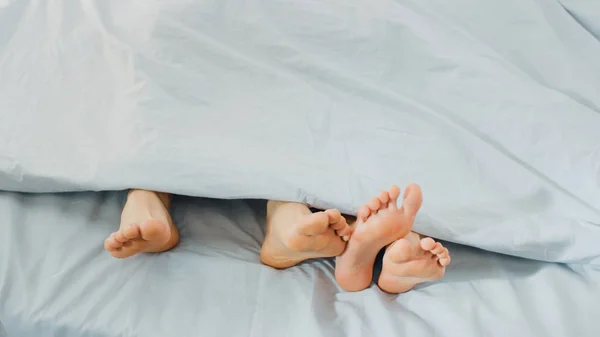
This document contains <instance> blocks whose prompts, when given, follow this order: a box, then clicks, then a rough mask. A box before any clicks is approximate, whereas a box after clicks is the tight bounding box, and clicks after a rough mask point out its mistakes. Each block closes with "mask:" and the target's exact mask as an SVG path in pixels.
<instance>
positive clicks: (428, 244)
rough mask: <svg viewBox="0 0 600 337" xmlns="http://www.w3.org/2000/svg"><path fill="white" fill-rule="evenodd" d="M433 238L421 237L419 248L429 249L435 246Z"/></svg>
mask: <svg viewBox="0 0 600 337" xmlns="http://www.w3.org/2000/svg"><path fill="white" fill-rule="evenodd" d="M435 244H436V242H435V240H434V239H432V238H424V239H421V248H423V250H427V251H431V250H432V249H433V248H434V247H435Z"/></svg>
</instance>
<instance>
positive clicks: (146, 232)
mask: <svg viewBox="0 0 600 337" xmlns="http://www.w3.org/2000/svg"><path fill="white" fill-rule="evenodd" d="M139 233H140V236H141V237H142V239H144V240H145V241H153V242H157V243H159V242H162V241H165V242H166V241H168V240H169V225H168V224H167V223H165V222H163V221H160V220H156V219H149V220H146V221H144V222H142V223H141V224H140V225H139Z"/></svg>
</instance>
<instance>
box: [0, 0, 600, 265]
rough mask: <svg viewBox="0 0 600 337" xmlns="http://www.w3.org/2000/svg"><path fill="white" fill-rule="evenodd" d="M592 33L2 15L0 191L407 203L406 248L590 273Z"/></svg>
mask: <svg viewBox="0 0 600 337" xmlns="http://www.w3.org/2000/svg"><path fill="white" fill-rule="evenodd" d="M596 3H597V2H596ZM577 13H583V14H577ZM598 22H600V8H599V6H597V5H595V3H592V2H585V1H583V0H581V1H573V0H570V1H563V3H562V4H561V3H559V2H555V1H534V0H494V1H486V2H485V3H482V2H480V1H477V0H454V1H445V0H423V1H409V0H398V1H388V0H377V1H369V2H367V1H363V0H349V1H294V0H285V1H284V0H277V1H268V2H259V1H242V0H239V1H233V0H231V1H208V0H206V1H203V0H177V1H175V0H174V1H159V0H143V1H142V0H139V1H133V0H130V1H120V0H102V1H100V0H98V1H92V0H88V1H80V0H65V1H34V0H31V1H29V0H23V1H14V0H4V1H0V189H3V190H12V191H24V192H57V191H75V190H114V189H126V188H130V187H138V188H147V189H156V190H161V191H168V192H174V193H180V194H187V195H195V196H207V197H217V198H271V199H284V200H294V201H302V202H307V203H310V204H311V205H314V206H317V207H338V208H340V209H341V210H343V211H345V212H348V213H352V212H354V211H355V210H356V209H357V208H358V207H359V206H360V205H361V204H362V203H364V202H365V201H367V200H368V199H369V198H370V197H371V196H373V195H375V194H376V193H377V192H378V191H379V190H380V189H383V188H387V187H389V186H390V185H391V184H398V185H400V186H404V185H406V184H407V183H410V182H416V183H419V184H420V185H421V186H422V188H423V191H424V195H425V203H424V206H423V209H422V212H421V216H420V218H419V221H418V223H417V226H416V230H418V231H420V232H422V233H424V234H428V235H432V236H435V237H437V238H440V239H445V240H449V241H453V242H457V243H463V244H468V245H472V246H476V247H480V248H483V249H488V250H492V251H497V252H502V253H507V254H513V255H518V256H522V257H527V258H533V259H541V260H547V261H559V262H576V263H593V264H600V245H599V244H598V242H600V95H599V93H600V62H599V61H598V60H600V42H599V41H598V32H599V30H598V24H597V23H598Z"/></svg>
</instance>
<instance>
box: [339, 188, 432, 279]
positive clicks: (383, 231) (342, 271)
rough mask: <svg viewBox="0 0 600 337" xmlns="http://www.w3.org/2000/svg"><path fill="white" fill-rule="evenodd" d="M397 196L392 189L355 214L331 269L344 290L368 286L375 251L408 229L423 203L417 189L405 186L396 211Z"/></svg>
mask: <svg viewBox="0 0 600 337" xmlns="http://www.w3.org/2000/svg"><path fill="white" fill-rule="evenodd" d="M399 196H400V189H399V188H398V187H396V186H393V187H392V188H391V189H390V190H389V191H388V192H386V191H384V192H381V193H380V194H379V197H377V198H373V199H372V200H371V201H370V202H369V203H368V204H367V205H365V206H363V207H361V208H360V210H359V211H358V214H357V220H356V227H355V228H354V232H353V233H352V237H351V238H350V240H349V241H348V246H347V247H346V250H345V251H344V253H343V254H342V255H341V256H339V257H338V258H337V262H336V267H335V278H336V280H337V282H338V284H339V285H340V286H341V287H342V288H343V289H344V290H347V291H360V290H363V289H366V288H367V287H369V285H370V284H371V281H372V279H373V265H374V264H375V258H376V257H377V254H378V253H379V251H380V250H381V249H382V248H383V247H386V246H387V245H389V244H390V243H392V242H394V241H396V240H398V239H400V238H402V237H404V236H406V235H407V234H408V233H409V232H410V230H411V229H412V226H413V223H414V221H415V217H416V215H417V212H418V211H419V208H420V207H421V203H422V201H423V194H422V192H421V188H420V187H419V185H416V184H411V185H409V186H407V187H406V191H405V192H404V200H403V202H402V206H401V207H400V208H398V206H397V202H398V197H399Z"/></svg>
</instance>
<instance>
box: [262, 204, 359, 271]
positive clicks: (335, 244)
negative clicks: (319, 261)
mask: <svg viewBox="0 0 600 337" xmlns="http://www.w3.org/2000/svg"><path fill="white" fill-rule="evenodd" d="M351 232H352V229H351V228H350V226H348V223H347V222H346V219H345V218H344V217H343V216H342V215H341V214H340V212H339V211H338V210H335V209H329V210H326V211H323V212H316V213H313V212H311V211H310V209H309V208H308V207H307V206H305V205H303V204H299V203H295V202H283V201H273V200H270V201H269V202H268V204H267V235H266V237H265V241H264V242H263V246H262V248H261V250H260V258H261V261H262V262H263V263H264V264H266V265H268V266H271V267H273V268H279V269H282V268H289V267H292V266H294V265H296V264H298V263H300V262H302V261H304V260H308V259H313V258H320V257H331V256H337V255H339V254H341V253H342V252H343V251H344V248H345V247H346V242H345V241H344V240H342V237H344V236H346V237H348V236H349V235H350V234H351Z"/></svg>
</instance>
